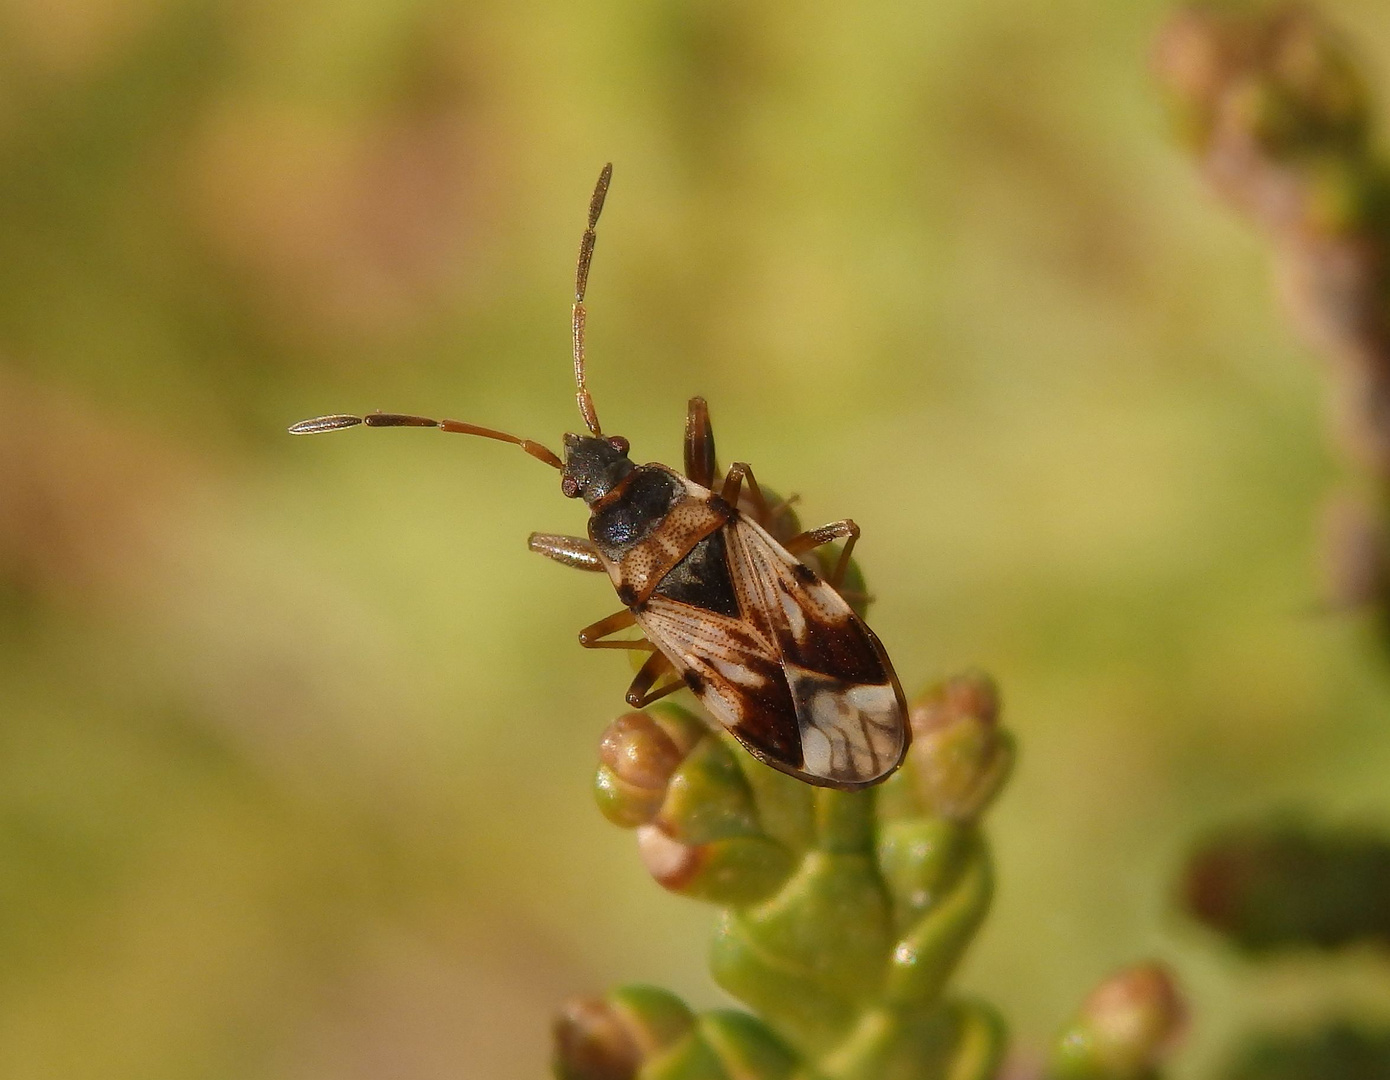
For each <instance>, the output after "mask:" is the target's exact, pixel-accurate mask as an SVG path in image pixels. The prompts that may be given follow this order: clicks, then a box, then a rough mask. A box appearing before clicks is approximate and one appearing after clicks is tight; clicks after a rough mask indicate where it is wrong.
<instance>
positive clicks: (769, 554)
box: [637, 519, 907, 788]
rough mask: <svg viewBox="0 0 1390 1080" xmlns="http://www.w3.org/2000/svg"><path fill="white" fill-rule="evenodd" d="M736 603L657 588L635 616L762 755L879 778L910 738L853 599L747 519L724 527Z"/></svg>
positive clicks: (775, 762) (857, 782)
mask: <svg viewBox="0 0 1390 1080" xmlns="http://www.w3.org/2000/svg"><path fill="white" fill-rule="evenodd" d="M724 537H725V548H726V550H727V553H728V554H727V558H728V565H729V571H730V575H731V577H732V580H733V586H734V589H735V591H736V593H737V596H738V603H739V609H740V614H739V616H737V617H733V616H728V615H724V614H721V613H719V612H715V611H711V610H708V609H706V608H701V607H697V606H693V605H691V604H686V603H681V602H679V601H676V600H673V599H671V598H669V597H666V596H661V595H654V596H653V597H652V598H651V599H650V601H648V603H647V604H646V605H644V607H643V608H642V610H641V611H639V612H638V613H637V622H638V625H639V626H640V627H641V628H642V630H643V632H644V633H645V634H646V635H647V637H648V638H649V639H650V640H651V641H652V643H653V644H654V645H656V646H657V647H658V648H659V649H660V650H661V651H662V652H663V653H664V654H665V655H666V656H667V657H668V658H669V659H670V660H671V661H672V663H673V664H675V666H676V669H677V670H678V671H679V672H680V673H681V675H682V677H683V678H684V679H685V681H686V683H687V684H688V685H689V686H690V687H691V689H692V690H694V691H695V693H696V694H697V696H699V698H700V700H701V702H702V704H704V706H705V707H706V708H707V709H708V710H709V711H710V713H711V714H713V716H714V717H715V719H717V720H718V721H719V722H720V723H721V724H723V725H724V726H725V727H726V728H728V729H729V731H730V732H732V733H733V735H734V736H735V737H736V738H737V739H738V740H739V741H740V742H742V743H743V744H744V745H745V746H747V747H748V748H749V749H750V750H751V751H752V752H753V753H754V754H755V755H756V756H757V757H759V758H761V759H762V760H764V761H766V762H767V763H768V764H769V765H772V766H773V767H774V768H777V769H781V770H782V771H783V772H788V773H791V774H792V775H794V776H797V777H800V778H801V779H803V780H806V781H808V782H810V783H813V784H822V785H827V786H832V787H841V788H855V787H863V786H865V785H867V784H872V783H875V782H876V781H878V780H881V779H882V778H883V777H884V776H886V775H887V774H888V773H890V772H892V771H893V769H895V768H896V767H897V766H898V763H899V762H900V761H901V760H902V757H903V754H904V752H905V751H906V747H907V722H906V716H907V710H906V706H905V705H904V703H903V698H902V691H901V690H900V689H899V688H898V684H897V678H896V676H894V674H893V670H892V667H891V665H890V664H889V663H888V659H887V657H886V656H885V655H884V653H883V649H882V647H881V646H879V644H878V641H877V639H875V638H874V636H873V634H872V633H871V632H870V631H869V629H868V627H866V626H865V625H864V624H863V623H862V622H861V621H860V620H859V618H858V617H857V616H856V615H855V614H854V612H853V611H852V610H851V609H850V607H849V605H848V604H847V603H845V601H844V600H843V599H842V598H841V597H840V595H839V594H838V593H837V592H835V590H834V589H832V588H830V586H829V585H827V584H825V583H824V582H823V581H821V580H820V579H819V578H817V577H816V576H815V575H814V574H813V573H812V572H811V571H810V570H808V569H807V568H806V567H805V566H803V565H802V564H801V563H800V562H798V561H797V560H796V559H795V558H793V557H792V556H791V555H789V554H788V553H787V552H786V551H785V550H784V549H783V548H782V547H781V546H780V545H779V544H777V542H776V541H774V540H773V539H772V538H771V537H770V536H768V535H767V533H765V532H764V531H763V530H762V529H760V528H758V527H757V526H756V525H754V524H753V523H751V522H749V521H748V520H747V519H736V520H735V521H733V522H731V523H730V524H729V525H727V526H725V528H724Z"/></svg>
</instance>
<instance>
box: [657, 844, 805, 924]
mask: <svg viewBox="0 0 1390 1080" xmlns="http://www.w3.org/2000/svg"><path fill="white" fill-rule="evenodd" d="M637 852H638V854H639V855H640V856H641V858H642V864H643V865H644V866H645V867H646V868H647V872H648V873H649V874H651V876H652V877H653V878H655V879H656V881H657V883H658V884H659V885H661V886H662V887H663V888H666V889H669V890H671V892H675V893H680V894H681V895H682V896H689V897H693V898H694V899H697V900H706V901H709V902H710V903H714V904H732V905H734V906H742V905H744V904H752V903H756V902H757V901H759V900H763V899H765V898H766V897H768V896H769V895H771V894H772V893H773V892H775V891H776V890H777V888H778V887H779V886H781V884H782V883H783V882H784V881H786V879H787V876H788V875H789V874H790V873H791V872H792V869H793V867H794V866H795V860H794V859H793V857H792V853H791V852H789V851H788V850H787V849H786V848H784V847H783V846H782V845H781V844H778V843H777V842H776V841H774V840H769V839H767V838H765V837H761V836H736V837H731V838H729V839H726V840H712V841H710V842H709V843H707V844H697V845H690V844H682V843H681V842H680V841H679V840H675V839H673V838H672V837H670V836H668V835H666V833H665V832H663V831H662V830H661V828H660V827H659V826H656V825H645V826H643V827H642V828H641V829H639V830H638V832H637Z"/></svg>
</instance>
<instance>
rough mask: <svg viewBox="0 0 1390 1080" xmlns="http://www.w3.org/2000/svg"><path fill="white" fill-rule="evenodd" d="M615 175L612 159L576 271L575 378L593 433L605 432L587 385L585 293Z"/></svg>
mask: <svg viewBox="0 0 1390 1080" xmlns="http://www.w3.org/2000/svg"><path fill="white" fill-rule="evenodd" d="M612 179H613V163H612V162H611V161H610V162H609V163H608V164H607V165H605V166H604V167H603V171H602V172H600V173H599V174H598V183H597V184H596V185H595V186H594V197H593V198H592V199H590V200H589V227H588V228H587V229H585V230H584V238H583V239H582V240H580V241H579V265H578V266H577V267H575V271H574V323H573V325H574V382H575V385H576V386H577V387H578V393H577V394H576V395H575V396H576V398H577V399H578V401H579V414H580V415H581V416H583V417H584V426H585V427H587V428H588V429H589V431H590V433H591V434H593V435H595V436H598V435H602V434H603V432H602V431H601V430H600V429H599V426H598V412H597V411H596V410H595V409H594V399H593V397H592V396H591V395H590V394H589V388H588V387H587V386H585V385H584V321H585V319H586V317H587V312H585V310H584V293H585V292H586V291H587V290H588V288H589V263H590V262H591V261H592V260H593V257H594V240H595V239H596V237H597V234H596V233H595V232H594V228H595V226H597V225H598V216H599V214H601V213H603V200H604V199H605V198H607V197H608V184H609V182H610V181H611V180H612Z"/></svg>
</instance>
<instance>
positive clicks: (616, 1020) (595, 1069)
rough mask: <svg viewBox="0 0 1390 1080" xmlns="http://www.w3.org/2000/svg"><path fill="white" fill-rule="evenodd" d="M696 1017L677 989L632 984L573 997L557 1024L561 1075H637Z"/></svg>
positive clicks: (567, 1079)
mask: <svg viewBox="0 0 1390 1080" xmlns="http://www.w3.org/2000/svg"><path fill="white" fill-rule="evenodd" d="M693 1024H694V1017H693V1016H692V1015H691V1013H690V1010H689V1009H687V1008H686V1007H685V1004H684V1003H683V1002H682V1001H681V1000H680V999H679V998H677V997H676V996H675V995H674V994H670V993H668V992H667V991H665V990H659V989H657V988H656V987H651V986H630V987H624V988H622V989H620V990H616V991H614V992H613V993H611V994H609V995H608V997H606V998H575V999H574V1000H572V1001H570V1002H568V1003H567V1004H566V1005H565V1006H564V1008H563V1009H561V1011H560V1014H559V1016H557V1017H556V1019H555V1024H554V1046H555V1053H554V1071H555V1075H556V1076H557V1077H559V1078H560V1080H634V1078H635V1077H636V1076H637V1074H638V1071H639V1070H640V1069H641V1068H642V1065H643V1063H644V1062H646V1061H647V1059H648V1058H650V1057H652V1056H654V1055H657V1054H660V1053H661V1052H663V1051H664V1050H666V1049H667V1048H668V1047H671V1046H673V1045H675V1044H676V1043H678V1042H679V1041H680V1040H681V1039H682V1038H684V1037H685V1035H686V1034H687V1032H689V1031H690V1030H691V1028H692V1026H693Z"/></svg>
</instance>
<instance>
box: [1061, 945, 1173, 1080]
mask: <svg viewBox="0 0 1390 1080" xmlns="http://www.w3.org/2000/svg"><path fill="white" fill-rule="evenodd" d="M1183 1021H1184V1008H1183V1003H1182V998H1181V997H1180V996H1179V994H1178V989H1177V985H1176V983H1175V982H1174V980H1173V976H1172V975H1171V974H1170V973H1169V971H1168V969H1167V968H1166V967H1164V966H1163V965H1161V964H1158V963H1152V962H1151V963H1146V964H1137V965H1135V966H1134V967H1131V968H1126V969H1125V970H1124V971H1121V972H1118V973H1117V974H1115V975H1112V976H1111V977H1110V978H1108V979H1106V980H1105V981H1104V982H1103V983H1101V984H1100V986H1098V987H1096V989H1095V990H1093V991H1092V992H1091V995H1090V996H1089V997H1088V998H1087V999H1086V1001H1085V1003H1084V1004H1083V1005H1082V1006H1081V1011H1080V1012H1079V1013H1078V1014H1077V1017H1076V1019H1075V1020H1073V1021H1072V1023H1071V1024H1070V1025H1069V1026H1068V1027H1067V1028H1066V1029H1065V1030H1064V1031H1063V1033H1062V1035H1061V1038H1060V1039H1059V1040H1058V1042H1057V1045H1056V1049H1055V1050H1054V1052H1053V1056H1052V1062H1051V1070H1050V1074H1049V1075H1050V1076H1051V1077H1052V1078H1053V1080H1142V1078H1145V1077H1148V1076H1150V1075H1152V1072H1153V1070H1154V1069H1155V1068H1156V1067H1157V1066H1158V1064H1159V1063H1160V1061H1161V1059H1162V1058H1163V1057H1164V1055H1165V1054H1166V1053H1167V1052H1168V1051H1169V1050H1170V1049H1171V1048H1172V1045H1173V1043H1174V1042H1175V1041H1176V1040H1177V1037H1178V1035H1179V1034H1180V1032H1181V1029H1182V1026H1183Z"/></svg>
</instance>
